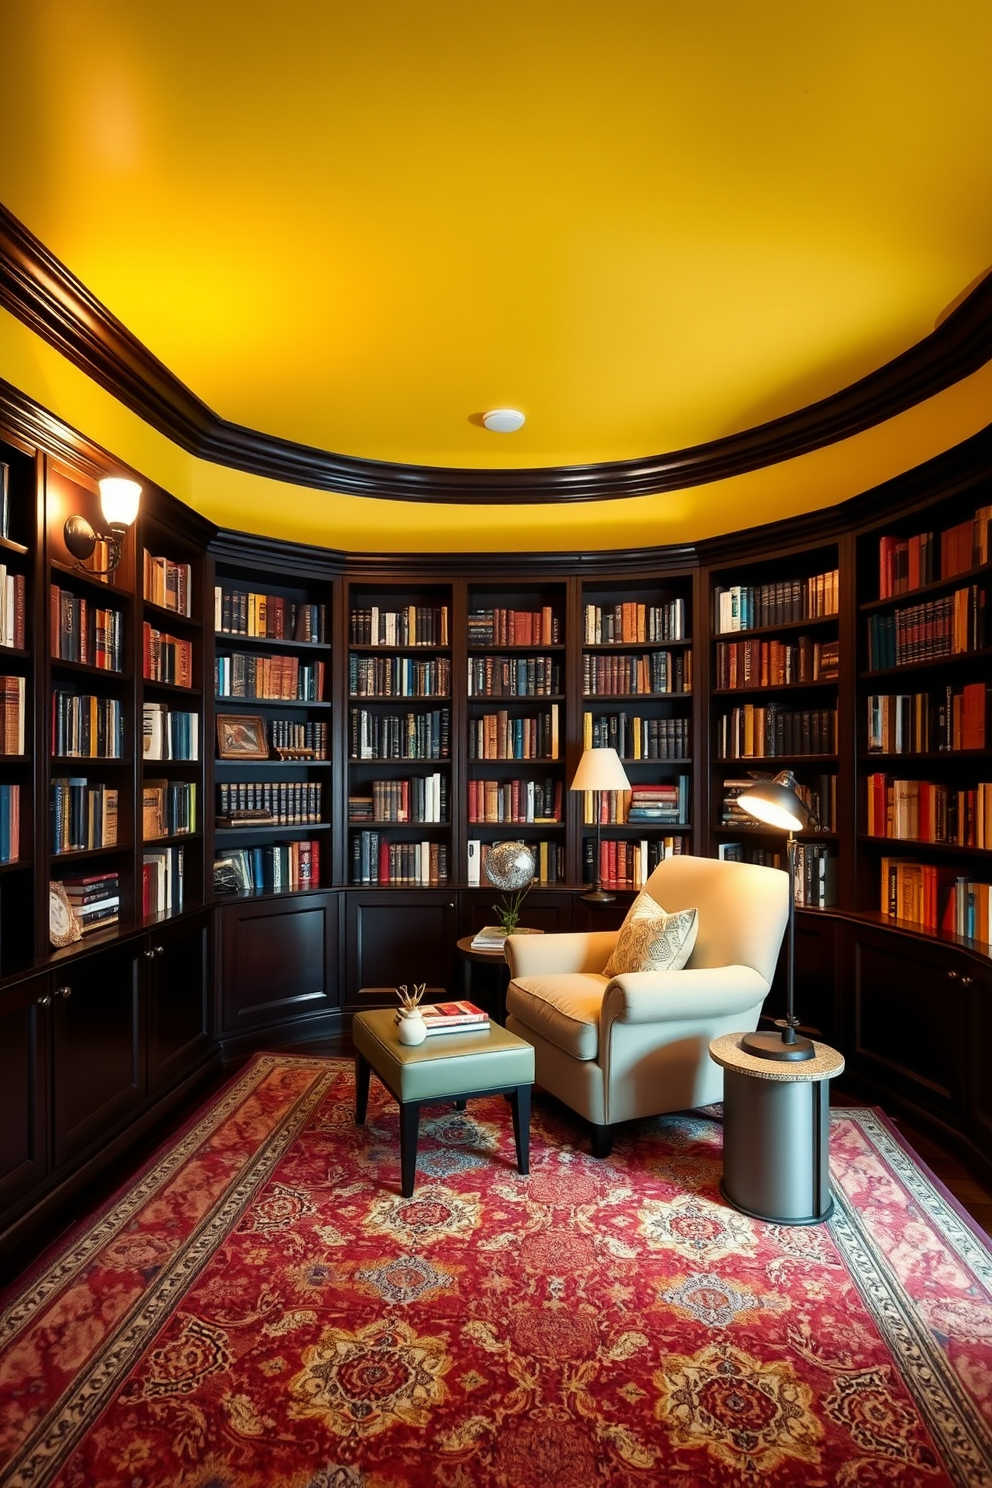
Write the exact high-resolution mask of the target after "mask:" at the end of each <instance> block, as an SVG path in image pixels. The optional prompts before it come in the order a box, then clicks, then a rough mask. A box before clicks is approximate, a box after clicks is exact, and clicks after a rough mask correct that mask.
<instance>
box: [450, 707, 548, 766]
mask: <svg viewBox="0 0 992 1488" xmlns="http://www.w3.org/2000/svg"><path fill="white" fill-rule="evenodd" d="M558 750H559V741H558V704H557V703H552V704H551V706H550V707H549V708H548V709H547V710H546V711H544V712H542V713H527V714H518V715H511V714H510V713H508V712H507V711H506V709H505V708H501V709H500V710H499V712H497V713H484V714H483V715H482V717H481V718H470V719H469V721H468V757H469V759H470V760H497V759H504V760H525V759H544V760H556V759H557V758H558Z"/></svg>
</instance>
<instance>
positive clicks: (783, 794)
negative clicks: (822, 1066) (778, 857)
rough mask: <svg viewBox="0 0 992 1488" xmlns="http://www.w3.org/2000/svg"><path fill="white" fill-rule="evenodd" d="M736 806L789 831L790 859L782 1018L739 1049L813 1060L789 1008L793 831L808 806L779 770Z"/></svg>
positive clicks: (763, 1056) (747, 1038)
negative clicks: (797, 1030)
mask: <svg viewBox="0 0 992 1488" xmlns="http://www.w3.org/2000/svg"><path fill="white" fill-rule="evenodd" d="M737 804H738V806H741V807H743V809H744V810H745V811H746V812H748V814H749V815H750V816H753V817H754V818H755V819H756V820H757V821H760V822H764V823H765V824H766V825H767V826H769V827H778V829H779V830H780V831H782V832H787V833H788V838H787V840H786V852H787V856H788V860H789V919H788V924H787V927H786V932H785V933H786V952H785V955H786V961H785V1017H784V1018H777V1019H776V1021H775V1029H776V1031H772V1030H770V1029H769V1030H764V1029H757V1030H756V1031H755V1032H754V1033H746V1034H744V1036H743V1037H742V1039H741V1048H742V1049H743V1050H744V1052H745V1053H746V1054H753V1055H755V1056H756V1057H757V1058H758V1059H813V1058H815V1056H816V1048H815V1047H814V1045H813V1041H812V1039H808V1038H799V1037H798V1036H797V1034H796V1029H797V1028H798V1027H799V1019H798V1018H797V1017H796V1015H795V1013H794V1011H793V1007H792V994H793V978H794V970H795V955H794V947H795V922H796V839H795V836H794V833H796V832H801V831H802V829H803V827H805V825H806V823H807V822H808V821H809V807H808V806H807V805H806V802H805V801H804V800H803V798H802V796H800V794H799V792H798V790H797V788H796V777H795V776H794V775H793V773H792V771H791V770H782V771H780V773H779V774H778V775H776V776H775V778H774V779H773V780H757V781H755V783H754V785H752V786H751V788H750V790H746V791H744V792H743V793H742V794H741V795H739V796H738V797H737Z"/></svg>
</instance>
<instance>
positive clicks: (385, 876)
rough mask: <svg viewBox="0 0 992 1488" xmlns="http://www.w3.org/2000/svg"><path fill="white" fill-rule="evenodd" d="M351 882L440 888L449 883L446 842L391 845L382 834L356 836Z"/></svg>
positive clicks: (353, 838) (368, 833)
mask: <svg viewBox="0 0 992 1488" xmlns="http://www.w3.org/2000/svg"><path fill="white" fill-rule="evenodd" d="M351 882H352V883H353V884H362V885H366V884H367V885H371V886H380V885H384V884H395V885H397V886H398V887H401V888H403V887H410V886H413V887H418V888H438V887H441V886H443V885H444V884H446V883H447V882H448V848H447V844H446V843H444V842H390V841H389V839H388V838H387V837H385V836H383V834H382V833H381V832H377V831H375V830H374V829H369V830H366V831H362V832H355V833H354V834H353V836H352V839H351Z"/></svg>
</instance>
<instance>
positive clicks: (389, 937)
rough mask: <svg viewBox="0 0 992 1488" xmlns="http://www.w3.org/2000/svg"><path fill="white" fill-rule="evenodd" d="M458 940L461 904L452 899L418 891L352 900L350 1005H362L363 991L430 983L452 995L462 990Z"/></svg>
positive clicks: (364, 895)
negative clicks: (360, 994)
mask: <svg viewBox="0 0 992 1488" xmlns="http://www.w3.org/2000/svg"><path fill="white" fill-rule="evenodd" d="M456 940H457V917H456V911H455V901H454V899H453V898H452V897H451V896H450V895H449V894H443V893H442V894H438V893H436V892H435V893H431V892H429V891H425V892H420V891H418V890H416V889H406V890H396V891H389V890H385V891H382V892H380V893H369V894H364V893H359V894H354V893H351V894H349V895H348V929H347V947H348V951H347V966H348V969H347V978H346V983H345V985H346V996H347V1000H348V1002H349V1004H351V1005H352V1006H354V1005H357V1004H358V1003H359V1001H360V999H359V997H358V992H359V989H360V988H362V987H395V986H396V985H397V984H398V983H400V982H407V983H411V982H416V983H420V982H426V983H427V985H428V986H429V987H443V988H444V989H445V990H446V991H447V992H449V993H451V992H452V991H453V990H454V989H455V988H456V987H458V988H460V987H461V972H460V970H459V969H458V968H456V965H455V957H456V947H455V941H456ZM456 978H457V980H456Z"/></svg>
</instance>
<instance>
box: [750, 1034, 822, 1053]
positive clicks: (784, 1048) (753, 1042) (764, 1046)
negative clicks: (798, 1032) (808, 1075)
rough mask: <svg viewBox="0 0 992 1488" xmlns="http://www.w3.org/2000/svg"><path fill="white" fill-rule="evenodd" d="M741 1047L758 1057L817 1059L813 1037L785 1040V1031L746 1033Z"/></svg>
mask: <svg viewBox="0 0 992 1488" xmlns="http://www.w3.org/2000/svg"><path fill="white" fill-rule="evenodd" d="M741 1049H742V1051H743V1052H744V1053H745V1054H751V1055H753V1056H754V1058H756V1059H815V1058H816V1048H815V1046H814V1044H813V1041H812V1039H808V1038H797V1039H796V1040H795V1041H794V1042H793V1043H791V1044H787V1043H786V1042H785V1033H784V1030H783V1031H782V1032H777V1031H776V1032H772V1031H771V1030H770V1029H769V1030H768V1031H765V1030H761V1031H759V1032H755V1033H745V1034H744V1036H743V1038H742V1039H741Z"/></svg>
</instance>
